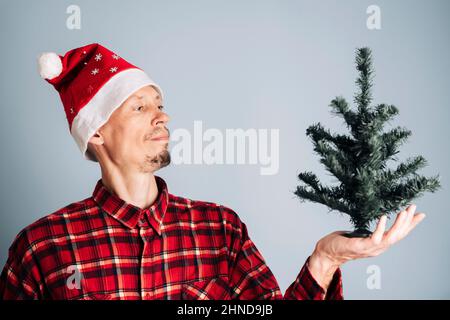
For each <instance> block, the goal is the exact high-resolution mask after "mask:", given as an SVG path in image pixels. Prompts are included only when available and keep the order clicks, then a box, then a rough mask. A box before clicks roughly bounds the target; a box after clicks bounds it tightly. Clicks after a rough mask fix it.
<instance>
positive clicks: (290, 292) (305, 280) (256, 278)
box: [227, 218, 343, 300]
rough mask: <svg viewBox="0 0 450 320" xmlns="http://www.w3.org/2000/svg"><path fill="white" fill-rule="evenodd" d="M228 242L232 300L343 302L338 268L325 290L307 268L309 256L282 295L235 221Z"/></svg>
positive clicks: (245, 229)
mask: <svg viewBox="0 0 450 320" xmlns="http://www.w3.org/2000/svg"><path fill="white" fill-rule="evenodd" d="M227 239H228V240H227V241H229V243H228V245H229V261H230V262H229V275H228V278H229V285H230V291H231V298H232V299H240V300H257V299H268V300H278V299H286V300H324V299H325V300H342V299H343V294H342V275H341V270H340V269H339V268H338V269H337V270H336V272H335V274H334V276H333V280H332V282H331V283H330V286H329V288H328V290H327V292H326V293H325V290H324V289H323V288H322V287H321V286H320V285H319V284H318V283H317V281H316V280H315V279H314V277H313V276H312V275H311V273H310V271H309V269H308V261H309V257H308V259H307V260H306V262H305V264H304V265H303V267H302V269H301V271H300V273H299V274H298V276H297V278H296V280H295V281H294V282H293V283H292V284H291V285H290V286H289V288H288V289H287V290H286V293H285V295H284V296H283V294H282V293H281V290H280V287H279V285H278V282H277V280H276V279H275V276H274V275H273V273H272V271H271V270H270V269H269V267H268V266H267V264H266V262H265V260H264V258H263V256H262V255H261V253H260V252H259V251H258V249H257V248H256V246H255V244H254V243H253V241H252V240H251V239H250V237H249V235H248V232H247V227H246V225H245V223H243V222H241V221H240V220H239V219H238V218H237V220H236V221H235V223H233V224H232V225H231V226H230V227H229V231H228V232H227Z"/></svg>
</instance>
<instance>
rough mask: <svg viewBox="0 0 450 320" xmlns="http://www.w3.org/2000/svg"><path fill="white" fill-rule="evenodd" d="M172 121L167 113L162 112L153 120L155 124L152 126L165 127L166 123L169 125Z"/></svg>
mask: <svg viewBox="0 0 450 320" xmlns="http://www.w3.org/2000/svg"><path fill="white" fill-rule="evenodd" d="M169 121H170V117H169V115H168V114H167V113H165V112H160V113H159V114H158V115H157V116H156V117H155V119H153V123H152V125H154V126H157V125H161V124H162V125H165V124H166V123H168V122H169Z"/></svg>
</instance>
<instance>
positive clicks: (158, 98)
mask: <svg viewBox="0 0 450 320" xmlns="http://www.w3.org/2000/svg"><path fill="white" fill-rule="evenodd" d="M132 97H136V98H139V99H142V98H143V97H144V96H139V95H137V94H134V95H132ZM155 99H156V100H161V96H160V95H159V94H157V95H156V96H155Z"/></svg>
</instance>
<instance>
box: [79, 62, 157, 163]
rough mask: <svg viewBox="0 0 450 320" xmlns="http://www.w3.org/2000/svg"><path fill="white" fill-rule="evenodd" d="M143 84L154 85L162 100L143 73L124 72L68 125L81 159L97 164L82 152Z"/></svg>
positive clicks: (131, 70)
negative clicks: (96, 132) (112, 115)
mask: <svg viewBox="0 0 450 320" xmlns="http://www.w3.org/2000/svg"><path fill="white" fill-rule="evenodd" d="M147 85H152V86H154V87H155V88H156V89H157V90H158V91H159V94H160V95H161V99H162V98H163V92H162V90H161V88H160V87H159V86H158V85H157V84H156V83H155V82H154V81H153V80H152V79H150V78H149V77H148V76H147V74H146V73H145V72H144V71H142V70H141V69H136V68H132V69H127V70H124V71H122V72H119V73H117V74H116V75H114V76H113V77H112V78H111V79H109V81H108V82H106V83H105V84H104V85H103V86H102V88H101V89H100V90H99V91H98V92H97V93H96V94H95V96H94V97H93V98H92V99H91V100H90V101H89V102H88V103H87V104H86V105H85V106H84V107H83V108H82V109H81V110H80V111H79V112H78V114H77V115H76V116H75V118H74V119H73V122H72V127H71V134H72V136H73V137H74V139H75V141H76V143H77V145H78V147H79V148H80V150H81V152H82V154H83V155H84V158H85V159H87V160H91V161H95V162H98V161H97V159H95V157H94V156H93V155H92V154H90V152H86V151H87V145H88V142H89V139H90V138H91V137H92V136H93V135H94V134H95V131H97V130H98V129H99V128H100V127H101V126H102V125H104V124H105V123H106V122H107V121H108V119H109V117H110V116H111V114H112V113H113V112H114V110H116V109H117V108H118V107H120V105H121V104H122V103H123V102H124V101H125V100H126V99H127V98H128V97H129V96H131V95H132V94H133V93H134V92H135V91H137V90H139V89H141V88H142V87H145V86H147Z"/></svg>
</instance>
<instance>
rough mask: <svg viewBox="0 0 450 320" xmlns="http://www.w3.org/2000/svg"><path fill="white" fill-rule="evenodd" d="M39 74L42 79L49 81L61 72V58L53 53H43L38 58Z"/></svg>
mask: <svg viewBox="0 0 450 320" xmlns="http://www.w3.org/2000/svg"><path fill="white" fill-rule="evenodd" d="M38 64H39V74H40V75H41V77H42V78H43V79H48V80H51V79H53V78H56V77H57V76H59V75H60V74H61V72H62V63H61V58H60V57H59V56H58V55H57V54H56V53H54V52H44V53H42V54H41V55H40V57H39V58H38Z"/></svg>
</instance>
